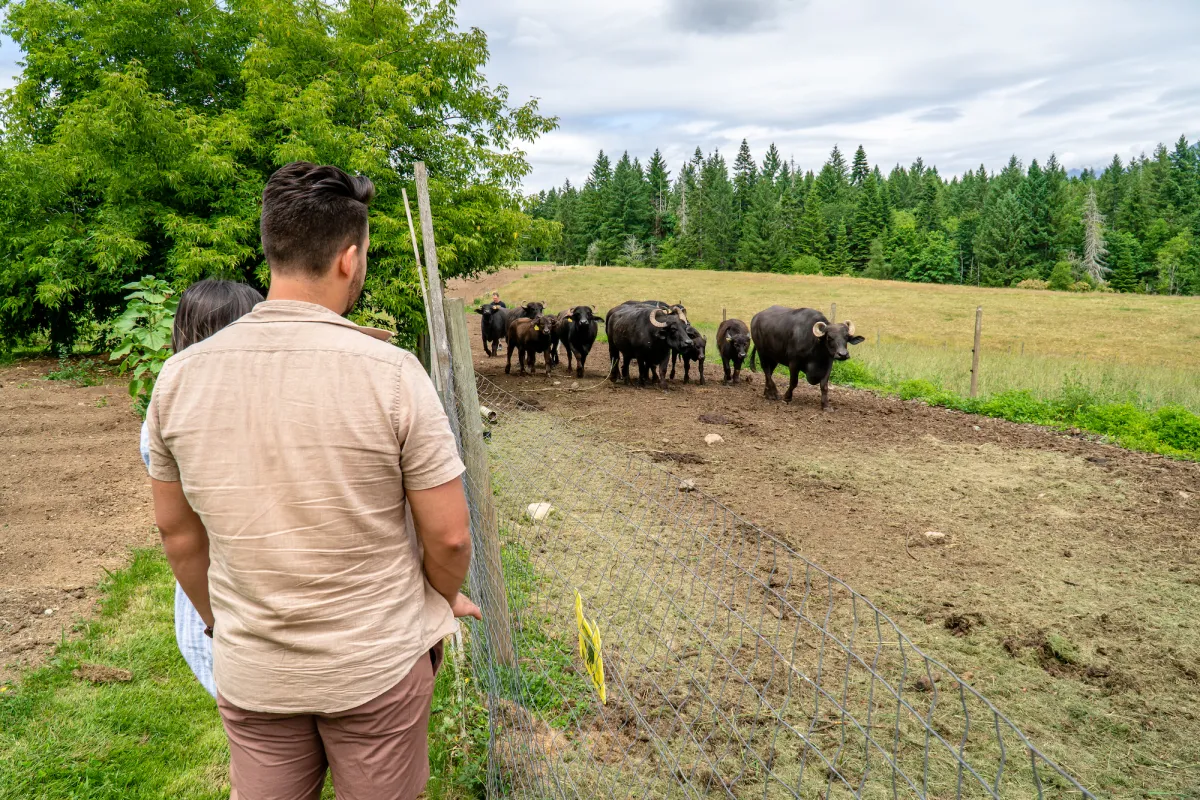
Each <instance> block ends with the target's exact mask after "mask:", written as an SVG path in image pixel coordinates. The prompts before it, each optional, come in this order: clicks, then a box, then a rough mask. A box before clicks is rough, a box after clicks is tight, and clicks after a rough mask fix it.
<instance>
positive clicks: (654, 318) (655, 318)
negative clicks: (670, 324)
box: [650, 308, 667, 328]
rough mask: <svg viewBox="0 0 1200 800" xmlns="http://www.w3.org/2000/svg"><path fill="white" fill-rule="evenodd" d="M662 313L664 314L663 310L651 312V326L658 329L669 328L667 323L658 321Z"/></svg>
mask: <svg viewBox="0 0 1200 800" xmlns="http://www.w3.org/2000/svg"><path fill="white" fill-rule="evenodd" d="M661 313H662V310H661V309H657V308H656V309H654V310H653V311H651V312H650V324H651V325H653V326H654V327H656V328H665V327H667V323H665V322H659V321H658V315H659V314H661Z"/></svg>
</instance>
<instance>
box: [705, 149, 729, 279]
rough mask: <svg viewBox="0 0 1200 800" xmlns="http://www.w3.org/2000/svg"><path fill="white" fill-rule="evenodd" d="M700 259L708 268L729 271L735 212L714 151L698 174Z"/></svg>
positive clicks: (722, 162) (720, 159)
mask: <svg viewBox="0 0 1200 800" xmlns="http://www.w3.org/2000/svg"><path fill="white" fill-rule="evenodd" d="M699 189H700V191H699V194H700V202H699V203H698V206H699V212H700V260H701V262H702V263H703V264H704V266H705V267H707V268H708V269H733V268H734V266H735V265H736V255H737V212H736V208H735V206H734V195H733V183H732V182H731V181H730V180H729V169H728V167H727V166H726V164H725V158H724V156H722V155H721V154H720V152H718V151H716V150H714V151H713V153H712V155H711V156H709V157H708V158H707V159H705V160H704V166H703V167H702V169H701V171H700V187H699Z"/></svg>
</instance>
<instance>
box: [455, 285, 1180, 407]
mask: <svg viewBox="0 0 1200 800" xmlns="http://www.w3.org/2000/svg"><path fill="white" fill-rule="evenodd" d="M535 270H536V271H535ZM518 275H519V276H522V277H516V276H518ZM514 277H515V279H514V280H511V282H507V281H506V279H511V278H514ZM505 283H507V285H506V286H505V288H504V298H505V299H506V300H507V301H509V302H510V303H511V302H516V301H521V300H542V301H544V302H545V303H547V308H549V309H553V310H555V311H559V310H561V309H562V308H565V307H566V306H568V305H575V304H578V303H586V304H591V305H593V306H595V307H596V309H597V310H598V311H599V312H600V313H604V312H605V311H606V310H608V309H609V308H611V307H612V306H614V305H616V304H618V303H620V302H622V301H624V300H628V299H631V298H638V299H646V298H650V297H653V298H656V299H661V300H665V301H667V302H670V303H674V302H677V301H680V300H682V301H683V303H684V304H685V305H686V306H687V308H688V317H689V319H691V320H692V321H693V322H694V323H695V324H696V325H697V327H699V328H700V330H701V331H702V332H704V333H705V334H707V335H708V336H709V338H710V343H709V363H710V364H716V368H717V370H719V369H720V362H719V360H717V359H716V357H715V352H716V351H715V345H714V343H713V342H712V341H711V339H712V336H713V334H714V333H715V332H716V328H717V325H718V324H719V323H720V321H721V309H722V308H725V309H726V310H727V314H728V316H730V317H736V318H739V319H742V320H744V321H745V322H746V323H747V324H749V322H750V318H751V317H752V316H753V315H754V313H755V312H757V311H760V310H761V309H763V308H766V307H767V306H770V305H773V304H780V305H790V306H810V307H813V308H819V309H821V310H823V311H824V312H825V313H826V314H827V315H828V314H829V312H830V304H831V303H836V304H837V307H838V311H837V314H838V319H839V320H846V319H852V320H853V321H854V324H855V327H856V329H857V331H858V333H859V334H860V335H862V336H865V337H866V340H867V341H866V342H864V343H863V344H861V345H858V346H857V347H855V348H854V350H853V356H854V358H855V359H857V360H859V361H861V362H862V363H863V364H865V365H866V366H867V367H868V368H870V369H871V371H872V372H873V373H874V374H876V375H877V376H878V377H880V378H883V379H885V380H892V381H899V380H908V379H923V380H928V381H931V382H932V383H934V384H935V385H937V386H939V387H940V388H943V389H947V390H950V391H955V392H958V393H960V394H964V395H965V394H966V393H967V389H968V387H969V385H970V368H971V344H972V337H973V332H974V325H975V308H976V306H979V305H982V306H983V337H982V345H981V356H980V358H981V368H980V379H979V391H980V394H982V395H988V394H994V393H997V392H1002V391H1007V390H1012V389H1028V390H1030V391H1032V392H1033V393H1034V394H1035V395H1037V396H1047V397H1048V396H1054V395H1056V394H1058V393H1059V392H1061V391H1062V389H1063V386H1064V382H1073V383H1077V384H1079V385H1082V386H1083V387H1085V388H1086V389H1087V390H1089V391H1090V392H1091V393H1092V394H1093V395H1094V396H1095V397H1097V399H1100V400H1103V401H1106V402H1126V401H1132V402H1134V403H1135V404H1137V405H1140V406H1143V407H1145V408H1150V409H1153V408H1157V407H1159V406H1162V405H1167V404H1175V405H1181V406H1184V407H1185V408H1188V409H1190V410H1191V411H1193V412H1195V413H1200V298H1196V297H1162V296H1147V295H1129V294H1100V293H1088V294H1072V293H1067V292H1048V291H1036V290H1025V289H980V288H976V287H972V286H944V285H933V284H915V283H904V282H899V281H874V280H865V279H861V278H829V277H820V276H802V275H773V274H758V273H743V272H706V271H697V270H647V269H633V268H622V267H559V268H557V269H553V270H547V269H546V268H545V267H541V268H527V269H521V268H516V269H509V270H505V271H504V273H502V274H501V275H497V276H488V277H485V278H482V279H479V280H477V281H475V282H474V283H472V284H469V285H466V286H463V287H462V290H460V296H462V297H464V298H465V299H466V300H467V301H468V302H469V301H471V300H474V299H482V298H483V296H484V293H485V291H486V289H490V288H493V287H494V286H499V285H503V284H505ZM451 288H452V291H453V290H454V289H456V288H458V287H451ZM714 374H716V373H714Z"/></svg>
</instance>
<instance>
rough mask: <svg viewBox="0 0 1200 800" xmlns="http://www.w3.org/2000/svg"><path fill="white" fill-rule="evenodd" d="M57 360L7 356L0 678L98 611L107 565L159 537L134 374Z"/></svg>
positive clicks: (1, 401) (2, 386)
mask: <svg viewBox="0 0 1200 800" xmlns="http://www.w3.org/2000/svg"><path fill="white" fill-rule="evenodd" d="M56 366H57V364H56V362H52V361H48V360H38V361H25V362H20V363H17V364H15V365H11V366H7V367H0V681H4V680H7V679H10V678H14V677H16V675H17V673H18V671H19V670H20V669H21V668H23V667H28V666H31V665H36V664H38V663H39V662H41V661H42V660H43V659H44V658H45V657H46V655H47V654H48V653H49V652H50V650H51V649H52V648H53V646H54V645H55V644H56V643H58V642H59V641H60V640H61V639H62V638H63V637H64V636H69V635H70V634H71V631H72V627H73V625H74V623H75V622H76V621H77V620H78V619H79V618H81V617H86V616H90V615H91V614H92V613H93V611H94V608H93V606H94V603H95V599H96V594H97V593H96V588H95V587H96V584H97V583H98V582H99V580H100V579H101V578H103V577H104V570H114V569H118V568H120V567H123V566H125V565H126V564H127V563H128V560H129V549H130V548H131V547H134V546H146V545H149V544H152V543H154V542H155V541H157V538H158V537H157V535H156V534H155V531H154V528H153V526H152V520H151V514H150V491H149V488H148V487H147V485H146V473H145V470H143V469H142V463H141V460H140V459H139V458H138V426H139V422H138V419H137V417H136V416H135V415H134V414H133V413H132V412H131V411H130V407H129V396H128V394H127V392H126V391H125V386H126V384H125V382H124V381H117V380H109V381H106V383H105V384H104V385H101V386H88V387H81V386H77V385H76V384H74V383H66V382H58V381H48V380H45V379H44V378H45V375H46V374H47V373H48V372H49V371H50V370H52V369H54V368H55V367H56ZM47 611H49V613H47Z"/></svg>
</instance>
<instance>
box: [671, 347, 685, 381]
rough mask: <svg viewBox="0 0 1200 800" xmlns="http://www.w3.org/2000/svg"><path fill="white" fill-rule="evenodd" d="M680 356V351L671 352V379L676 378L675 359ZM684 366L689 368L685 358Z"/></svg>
mask: <svg viewBox="0 0 1200 800" xmlns="http://www.w3.org/2000/svg"><path fill="white" fill-rule="evenodd" d="M677 358H679V354H678V353H671V380H675V359H677ZM683 368H684V369H685V370H686V369H687V361H686V360H684V362H683Z"/></svg>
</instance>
